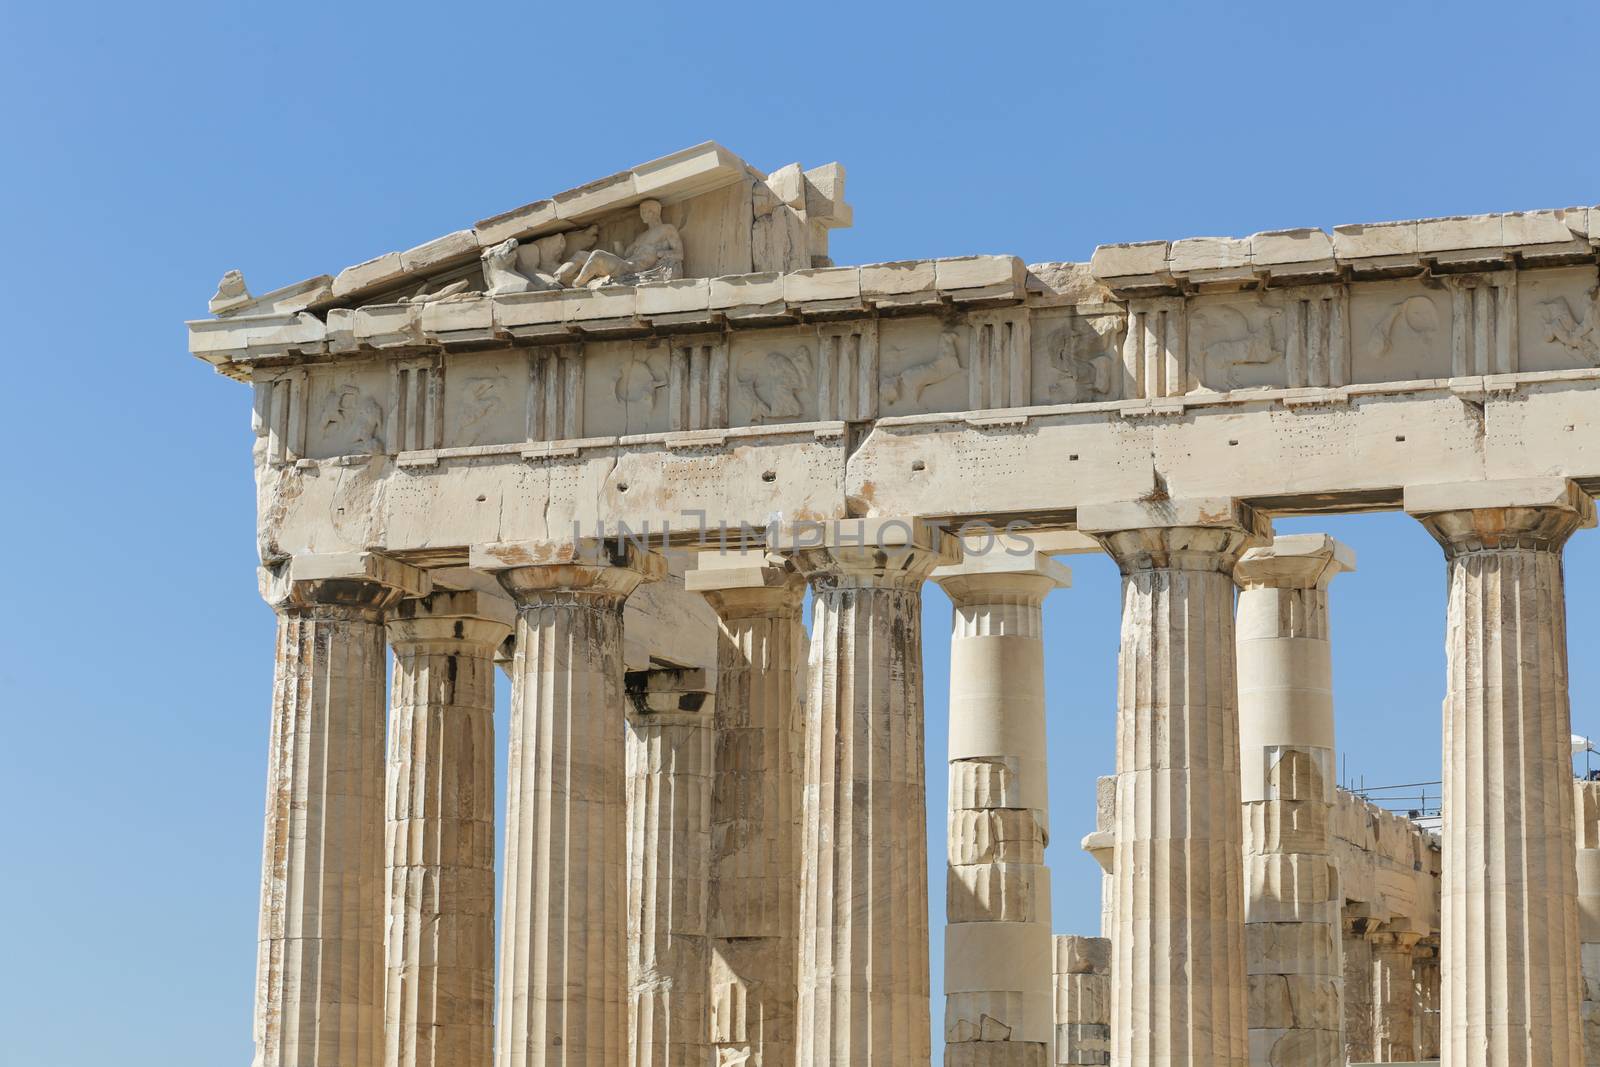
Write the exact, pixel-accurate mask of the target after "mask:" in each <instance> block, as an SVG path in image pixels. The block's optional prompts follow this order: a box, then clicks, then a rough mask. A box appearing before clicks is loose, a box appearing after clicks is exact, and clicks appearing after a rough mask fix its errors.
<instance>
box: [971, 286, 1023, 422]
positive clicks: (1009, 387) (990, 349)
mask: <svg viewBox="0 0 1600 1067" xmlns="http://www.w3.org/2000/svg"><path fill="white" fill-rule="evenodd" d="M967 397H968V406H969V407H970V408H971V409H972V410H974V411H981V410H984V409H986V408H1016V407H1027V406H1028V405H1029V404H1032V403H1033V341H1032V334H1031V331H1030V319H1029V316H1028V310H1027V309H1026V308H1006V309H1004V310H1000V311H985V312H980V313H978V314H975V315H972V316H970V317H969V318H968V320H967Z"/></svg>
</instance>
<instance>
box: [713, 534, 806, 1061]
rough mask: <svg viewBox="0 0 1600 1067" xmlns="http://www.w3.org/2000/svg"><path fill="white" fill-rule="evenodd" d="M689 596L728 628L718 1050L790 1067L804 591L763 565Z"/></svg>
mask: <svg viewBox="0 0 1600 1067" xmlns="http://www.w3.org/2000/svg"><path fill="white" fill-rule="evenodd" d="M685 585H686V586H687V587H688V588H689V589H691V590H695V591H697V592H701V593H704V594H705V597H706V599H707V601H708V602H709V603H710V604H711V606H712V607H713V608H714V609H715V610H716V612H717V616H718V618H719V619H720V620H721V622H720V627H719V635H718V643H717V699H716V712H715V715H716V718H715V728H716V767H717V776H716V780H715V782H714V783H713V785H712V789H711V841H712V853H711V900H710V912H709V917H708V923H709V931H710V939H711V944H710V947H711V973H710V993H711V1042H712V1044H713V1046H714V1048H715V1049H716V1050H717V1054H718V1055H719V1056H721V1057H724V1058H726V1059H727V1060H728V1061H729V1062H731V1063H735V1064H737V1063H741V1062H742V1063H743V1064H744V1065H745V1067H791V1065H792V1064H793V1063H794V1057H795V1002H796V999H797V995H798V994H797V971H798V966H799V942H798V940H797V939H796V932H797V928H798V924H799V918H800V809H801V803H802V794H801V790H802V784H803V782H802V771H803V766H804V758H805V729H804V724H805V703H804V702H805V689H804V686H803V684H802V675H803V671H804V664H805V661H804V656H805V629H804V625H803V623H802V622H801V614H800V613H801V605H802V603H803V601H804V600H805V583H804V581H803V579H801V578H800V576H799V575H798V574H797V573H796V572H795V571H794V570H793V569H792V568H789V567H787V566H785V565H783V564H782V563H781V561H780V562H766V561H758V562H755V563H752V564H751V565H748V566H733V567H729V566H718V567H704V568H702V569H698V570H693V571H690V572H689V573H688V574H687V575H686V576H685ZM741 1057H742V1060H741Z"/></svg>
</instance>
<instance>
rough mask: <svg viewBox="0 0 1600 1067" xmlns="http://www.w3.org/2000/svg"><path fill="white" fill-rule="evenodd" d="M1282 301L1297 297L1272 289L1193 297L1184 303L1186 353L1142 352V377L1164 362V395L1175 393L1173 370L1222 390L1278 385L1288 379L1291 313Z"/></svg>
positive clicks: (1199, 384)
mask: <svg viewBox="0 0 1600 1067" xmlns="http://www.w3.org/2000/svg"><path fill="white" fill-rule="evenodd" d="M1286 304H1294V305H1299V304H1300V301H1299V300H1293V299H1291V300H1286V299H1284V297H1283V295H1282V294H1281V293H1277V292H1271V293H1263V294H1254V293H1240V294H1237V295H1235V294H1228V295H1226V296H1210V297H1197V298H1195V299H1194V300H1192V301H1191V302H1190V304H1189V308H1188V319H1189V321H1188V342H1189V343H1188V351H1187V358H1185V356H1184V355H1183V354H1177V355H1173V354H1170V353H1169V354H1167V356H1166V359H1165V360H1164V361H1162V360H1151V359H1149V358H1148V355H1147V358H1146V369H1145V375H1146V379H1147V380H1148V379H1149V377H1150V375H1151V374H1152V373H1153V372H1154V371H1155V370H1156V369H1157V368H1158V366H1159V365H1161V364H1162V363H1164V364H1165V366H1166V368H1167V377H1166V379H1165V380H1164V381H1163V382H1161V383H1160V384H1161V385H1162V386H1163V387H1165V388H1166V390H1167V391H1166V393H1165V394H1164V395H1167V396H1177V395H1180V390H1178V389H1177V387H1176V385H1175V384H1174V381H1173V378H1172V374H1173V373H1175V372H1176V373H1178V374H1180V375H1183V379H1182V380H1183V381H1185V382H1187V383H1188V389H1193V388H1205V389H1211V390H1215V391H1217V392H1224V393H1225V392H1231V391H1232V390H1235V389H1281V388H1284V387H1285V386H1287V385H1289V374H1288V364H1287V355H1288V349H1289V345H1288V340H1289V325H1290V315H1291V312H1290V311H1289V309H1287V308H1286V307H1285V305H1286ZM1145 333H1146V335H1147V337H1149V336H1153V335H1154V334H1155V332H1154V331H1151V330H1150V329H1149V327H1148V325H1147V326H1146V330H1145ZM1130 343H1131V341H1130ZM1188 389H1184V390H1181V392H1186V391H1188ZM1158 395H1162V394H1158Z"/></svg>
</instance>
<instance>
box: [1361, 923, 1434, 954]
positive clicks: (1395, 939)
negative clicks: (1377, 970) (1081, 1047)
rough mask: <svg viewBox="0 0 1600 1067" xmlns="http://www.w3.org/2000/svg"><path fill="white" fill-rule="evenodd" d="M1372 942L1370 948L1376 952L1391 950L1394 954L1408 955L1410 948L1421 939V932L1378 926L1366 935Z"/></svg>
mask: <svg viewBox="0 0 1600 1067" xmlns="http://www.w3.org/2000/svg"><path fill="white" fill-rule="evenodd" d="M1366 936H1367V940H1368V941H1371V942H1372V948H1373V950H1374V951H1377V952H1393V953H1395V954H1396V955H1405V956H1410V955H1411V950H1412V949H1414V948H1415V947H1416V946H1417V943H1418V942H1420V941H1421V940H1422V933H1421V932H1420V931H1417V930H1393V929H1389V928H1387V927H1384V928H1380V929H1378V930H1375V931H1373V932H1372V933H1369V934H1367V935H1366Z"/></svg>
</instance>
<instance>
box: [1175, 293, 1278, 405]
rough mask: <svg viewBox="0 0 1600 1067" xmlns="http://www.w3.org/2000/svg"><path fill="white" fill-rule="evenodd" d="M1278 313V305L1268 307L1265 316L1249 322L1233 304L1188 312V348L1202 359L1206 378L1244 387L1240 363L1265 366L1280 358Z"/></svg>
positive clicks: (1248, 365)
mask: <svg viewBox="0 0 1600 1067" xmlns="http://www.w3.org/2000/svg"><path fill="white" fill-rule="evenodd" d="M1278 315H1279V311H1278V309H1277V308H1275V307H1271V308H1267V318H1266V320H1265V321H1264V322H1261V323H1252V322H1251V320H1250V319H1249V318H1248V317H1247V316H1246V315H1245V313H1244V312H1242V311H1240V310H1239V309H1238V308H1234V307H1202V308H1199V309H1197V310H1195V311H1193V312H1191V313H1190V316H1189V322H1190V329H1191V337H1192V338H1193V340H1192V341H1191V351H1193V352H1197V353H1198V354H1199V355H1200V356H1201V357H1202V359H1203V360H1204V361H1205V363H1204V366H1205V368H1206V375H1205V378H1206V381H1208V382H1209V381H1221V382H1222V383H1223V385H1224V387H1225V388H1227V389H1243V388H1245V385H1244V383H1243V382H1242V381H1241V380H1240V378H1239V370H1240V368H1241V367H1264V366H1267V365H1269V364H1272V363H1275V362H1278V361H1280V360H1282V359H1283V347H1282V345H1281V343H1280V341H1279V338H1278V332H1279V331H1278Z"/></svg>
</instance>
